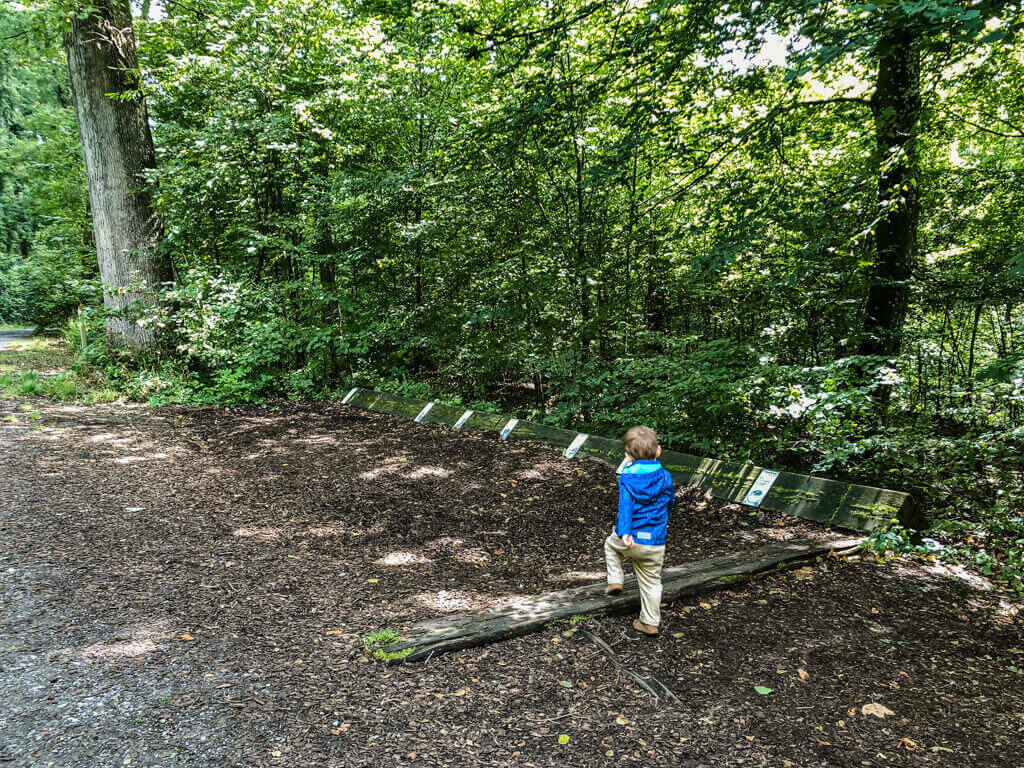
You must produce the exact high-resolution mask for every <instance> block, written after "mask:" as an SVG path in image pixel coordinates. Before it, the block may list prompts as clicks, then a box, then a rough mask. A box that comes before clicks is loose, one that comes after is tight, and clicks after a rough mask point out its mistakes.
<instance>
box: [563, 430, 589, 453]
mask: <svg viewBox="0 0 1024 768" xmlns="http://www.w3.org/2000/svg"><path fill="white" fill-rule="evenodd" d="M588 437H590V435H588V434H587V433H586V432H580V433H578V434H577V435H576V437H574V438H573V441H572V442H571V443H569V447H568V448H566V449H565V458H567V459H571V458H572V457H573V456H575V455H576V454H577V453H579V450H580V448H582V447H583V444H584V443H585V442H587V438H588Z"/></svg>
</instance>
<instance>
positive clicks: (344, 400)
mask: <svg viewBox="0 0 1024 768" xmlns="http://www.w3.org/2000/svg"><path fill="white" fill-rule="evenodd" d="M358 391H359V387H352V389H350V390H349V391H348V394H347V395H345V397H344V399H343V400H342V401H341V404H342V405H346V404H347V403H348V401H349V400H351V399H352V398H353V397H354V396H355V394H356V392H358Z"/></svg>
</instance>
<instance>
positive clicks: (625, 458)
mask: <svg viewBox="0 0 1024 768" xmlns="http://www.w3.org/2000/svg"><path fill="white" fill-rule="evenodd" d="M628 464H629V457H628V456H623V457H622V461H620V462H619V468H618V469H616V470H615V474H616V475H621V474H622V470H624V469H625V468H626V466H627V465H628Z"/></svg>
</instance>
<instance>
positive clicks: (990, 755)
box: [0, 404, 1024, 768]
mask: <svg viewBox="0 0 1024 768" xmlns="http://www.w3.org/2000/svg"><path fill="white" fill-rule="evenodd" d="M0 416H10V417H11V419H10V420H8V421H4V422H2V423H3V424H4V427H5V429H4V430H3V431H0V461H2V464H3V472H2V473H0V499H2V500H3V505H2V506H0V525H2V526H3V528H2V530H3V543H4V547H3V562H2V563H0V566H2V570H3V572H4V576H5V579H4V584H3V589H4V598H3V604H4V607H5V611H4V614H3V616H2V618H0V647H2V648H3V649H5V651H4V656H3V658H2V660H0V663H2V665H3V667H4V669H5V673H6V674H5V678H4V681H3V682H0V686H2V693H3V698H2V699H0V701H2V703H0V707H3V711H2V712H0V714H2V715H3V716H2V717H0V745H5V746H0V749H6V753H4V752H0V757H9V758H10V761H9V763H10V764H15V765H18V764H24V765H34V764H46V762H48V761H53V762H54V764H56V765H65V764H69V765H70V764H74V761H73V758H76V759H77V761H78V762H79V763H80V764H83V765H109V764H115V763H116V764H121V763H122V762H123V760H124V758H125V757H126V756H127V757H131V758H132V760H131V764H132V765H175V764H176V761H177V762H180V761H185V760H188V761H190V762H189V764H191V765H196V764H198V765H232V766H234V765H238V766H242V765H244V766H258V765H289V766H301V765H318V766H348V765H374V764H377V763H380V762H388V763H394V764H409V765H522V764H527V763H533V764H536V765H556V764H557V765H579V766H591V765H596V764H602V763H606V762H607V763H609V764H610V763H612V762H617V761H620V760H621V761H623V762H631V761H638V760H644V761H647V762H650V763H653V764H656V765H659V764H666V765H667V764H673V765H693V766H698V765H708V766H710V765H730V766H732V765H752V766H753V765H773V766H786V765H800V766H810V765H850V766H861V765H963V764H965V763H966V764H977V765H992V766H1013V768H1017V767H1018V766H1019V765H1021V764H1022V763H1024V758H1022V757H1021V754H1020V747H1019V745H1020V743H1021V737H1022V736H1024V693H1022V689H1024V677H1021V676H1020V675H1019V674H1017V673H1016V672H1013V671H1011V669H1010V668H1011V667H1013V668H1014V669H1022V668H1024V658H1022V656H1021V649H1020V646H1021V640H1020V631H1021V616H1020V613H1019V606H1018V604H1017V603H1016V601H1014V600H1012V599H1011V598H1009V597H1008V596H1007V595H1004V594H999V593H998V592H994V591H991V590H986V589H984V588H981V587H983V586H984V585H978V584H975V583H970V580H969V579H964V578H956V574H950V573H948V572H945V571H941V570H939V569H936V568H934V567H933V568H930V569H929V568H926V567H923V566H918V565H912V564H907V565H903V566H899V567H894V566H886V567H879V566H876V565H873V564H869V563H863V562H862V563H846V562H838V561H829V562H826V563H825V564H824V565H823V566H821V567H814V568H810V569H805V570H803V571H800V572H797V573H795V574H780V575H777V576H773V577H770V578H766V579H763V580H760V581H758V582H756V583H754V584H751V585H748V586H746V587H742V588H738V589H736V590H735V591H725V592H720V593H717V594H715V595H714V596H712V597H704V598H700V599H698V600H693V601H689V602H684V603H682V604H678V605H674V606H670V607H668V608H667V609H666V628H665V629H666V631H665V633H663V635H662V637H661V638H659V639H658V640H655V641H646V640H641V639H638V638H635V637H632V636H629V635H627V634H625V633H624V628H625V626H626V623H625V622H624V621H622V620H615V619H606V620H600V621H595V620H591V621H588V622H587V626H588V627H589V628H590V630H591V631H593V632H595V633H597V634H598V635H600V636H602V637H604V638H605V639H606V640H607V641H608V642H609V643H611V644H612V645H613V647H614V649H615V652H616V653H618V654H620V656H621V659H622V661H623V662H624V663H626V664H627V665H630V666H632V667H634V668H636V669H642V668H646V670H647V672H645V674H647V673H649V674H651V675H655V676H657V677H658V678H659V679H661V680H662V681H663V682H664V683H666V684H667V685H668V686H669V687H671V688H673V689H674V690H675V692H676V694H677V695H678V696H679V697H680V700H681V702H682V703H681V704H679V705H676V706H673V707H662V708H660V709H655V707H654V704H653V702H652V700H651V699H649V698H648V697H647V694H640V693H637V692H635V689H634V687H633V685H632V684H631V683H630V682H629V680H628V679H627V678H625V677H622V678H621V679H619V676H618V674H617V671H616V668H615V666H614V665H613V664H612V662H611V661H610V660H609V659H608V658H607V657H606V656H605V655H602V654H601V653H599V652H598V650H597V649H596V647H595V646H594V645H593V643H592V642H591V641H589V640H587V639H586V638H585V637H584V636H582V635H581V634H580V633H579V632H577V631H575V629H576V628H575V627H569V626H561V627H555V628H552V629H551V630H550V631H548V632H545V633H541V634H538V635H535V636H531V637H525V638H520V639H518V640H514V641H509V642H507V643H502V644H499V645H495V646H492V647H490V648H487V649H484V650H476V651H471V652H465V653H463V654H459V655H455V656H449V657H444V658H439V659H434V660H432V661H431V662H429V663H428V664H425V665H410V666H408V667H399V668H383V667H381V666H379V665H377V664H376V663H374V662H370V661H368V660H367V659H366V658H365V657H364V656H363V654H362V653H361V652H360V650H359V643H358V638H359V637H360V636H362V635H366V634H369V633H371V632H374V631H376V630H379V629H381V628H384V627H401V625H402V624H403V623H408V622H411V621H414V620H419V619H423V618H427V617H430V616H436V615H444V614H449V613H456V612H463V611H476V610H482V609H485V608H488V607H494V606H500V605H509V604H514V603H515V600H516V598H517V596H520V595H523V594H526V593H529V594H537V593H542V592H547V591H551V590H555V589H564V588H566V587H569V586H573V585H575V584H582V583H588V582H593V581H599V580H600V579H601V578H602V550H601V544H602V541H603V539H604V537H605V536H606V535H607V531H608V529H609V528H610V526H611V523H612V520H613V518H614V509H615V503H616V493H615V476H614V473H613V472H612V470H611V469H610V468H607V467H604V466H603V465H598V464H596V463H592V462H589V461H588V462H565V461H563V460H562V459H561V458H560V457H559V455H558V453H557V452H556V451H554V450H551V449H547V448H543V447H539V446H534V445H530V444H516V443H513V444H499V443H498V442H497V441H496V440H495V439H494V437H493V436H482V435H475V434H471V433H467V434H458V435H455V434H453V433H451V432H450V431H449V430H447V429H445V428H443V427H437V426H429V425H414V424H410V423H408V422H403V421H401V420H394V419H390V418H388V417H384V416H379V415H371V414H360V413H358V412H357V411H354V410H352V409H348V408H344V407H341V406H336V405H324V404H317V405H315V406H305V405H286V406H282V407H280V408H276V409H262V408H245V409H224V410H218V409H160V410H155V411H154V410H147V409H141V408H126V407H113V406H103V407H96V408H89V409H76V408H60V407H46V408H44V409H43V411H42V412H41V413H39V414H35V415H30V414H26V413H23V412H21V411H19V410H18V409H17V408H16V407H14V406H13V405H12V406H10V407H8V408H7V409H5V410H4V413H3V414H0ZM813 530H814V527H813V525H812V524H810V523H807V522H805V521H797V520H784V519H782V518H780V517H778V516H775V515H772V514H768V513H763V512H751V511H750V510H746V509H743V508H739V507H736V506H734V505H723V504H720V503H717V502H708V501H707V500H705V499H704V498H703V497H701V496H700V495H699V494H697V493H696V492H694V491H684V492H682V493H681V495H680V501H679V504H678V505H677V510H676V513H675V515H674V517H673V520H672V524H671V529H670V540H669V557H668V559H669V564H672V563H674V562H681V561H685V560H693V559H697V558H699V557H708V556H712V555H717V554H723V553H726V552H730V551H734V550H736V549H740V548H747V547H751V548H752V547H754V546H758V545H761V544H765V543H772V542H775V541H779V540H786V539H788V538H792V537H795V536H800V535H803V534H806V533H808V532H811V531H813ZM7 649H9V650H7ZM755 685H761V686H765V687H768V688H771V689H772V693H770V694H765V695H760V694H758V693H756V692H755V690H754V686H755ZM42 691H46V695H40V694H41V692H42ZM870 702H879V703H882V704H884V705H885V706H886V707H888V708H889V709H890V710H891V711H893V712H894V714H893V715H889V716H887V717H886V718H885V719H878V718H876V717H873V716H871V715H863V714H861V707H862V706H863V705H864V704H865V703H870ZM851 713H852V714H851ZM562 734H565V735H567V736H568V737H569V741H568V743H567V744H564V745H560V744H559V743H558V737H559V736H560V735H562ZM608 752H611V753H612V754H611V755H610V756H609V755H608V754H607V753H608Z"/></svg>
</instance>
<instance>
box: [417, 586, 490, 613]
mask: <svg viewBox="0 0 1024 768" xmlns="http://www.w3.org/2000/svg"><path fill="white" fill-rule="evenodd" d="M415 600H416V602H417V603H419V604H420V605H423V606H426V607H427V608H430V609H432V610H435V611H439V612H441V613H453V612H455V611H468V610H470V609H472V608H480V607H481V606H482V605H483V604H484V603H483V602H482V601H480V600H479V599H478V598H477V597H476V596H475V595H472V594H470V593H469V592H460V591H457V590H447V589H442V590H441V591H439V592H422V593H420V594H418V595H416V597H415Z"/></svg>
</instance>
